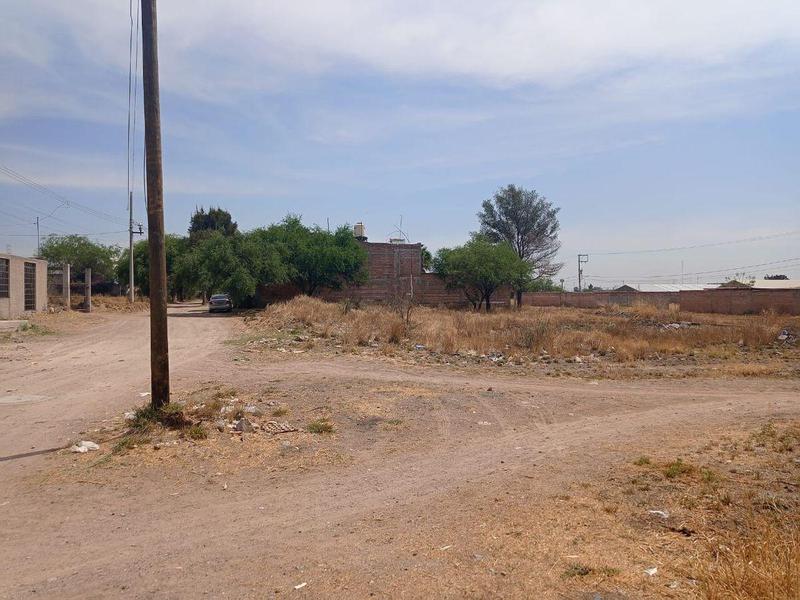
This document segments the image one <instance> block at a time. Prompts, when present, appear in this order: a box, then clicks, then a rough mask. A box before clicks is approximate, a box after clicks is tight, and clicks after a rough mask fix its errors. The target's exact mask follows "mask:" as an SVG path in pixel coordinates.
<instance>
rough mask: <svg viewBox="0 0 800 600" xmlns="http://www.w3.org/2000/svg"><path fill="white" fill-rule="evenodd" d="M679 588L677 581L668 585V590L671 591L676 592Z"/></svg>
mask: <svg viewBox="0 0 800 600" xmlns="http://www.w3.org/2000/svg"><path fill="white" fill-rule="evenodd" d="M679 587H681V584H680V582H679V581H673V582H672V583H670V584H669V588H670V589H671V590H677V589H678V588H679Z"/></svg>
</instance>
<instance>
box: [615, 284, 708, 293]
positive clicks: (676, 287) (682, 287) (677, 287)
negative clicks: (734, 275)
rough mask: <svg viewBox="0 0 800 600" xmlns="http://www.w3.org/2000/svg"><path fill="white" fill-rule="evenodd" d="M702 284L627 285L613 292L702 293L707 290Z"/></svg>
mask: <svg viewBox="0 0 800 600" xmlns="http://www.w3.org/2000/svg"><path fill="white" fill-rule="evenodd" d="M709 287H714V286H709V285H707V284H702V283H627V284H625V285H621V286H620V287H618V288H616V289H615V290H614V291H615V292H702V291H703V290H707V289H709Z"/></svg>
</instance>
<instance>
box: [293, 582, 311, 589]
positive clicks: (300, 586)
mask: <svg viewBox="0 0 800 600" xmlns="http://www.w3.org/2000/svg"><path fill="white" fill-rule="evenodd" d="M307 585H308V582H307V581H304V582H303V583H298V584H297V585H296V586H294V589H296V590H302V589H303V588H304V587H306V586H307Z"/></svg>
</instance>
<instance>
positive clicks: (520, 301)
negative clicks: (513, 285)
mask: <svg viewBox="0 0 800 600" xmlns="http://www.w3.org/2000/svg"><path fill="white" fill-rule="evenodd" d="M520 308H522V290H517V310H519V309H520Z"/></svg>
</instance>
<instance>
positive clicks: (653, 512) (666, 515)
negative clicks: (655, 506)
mask: <svg viewBox="0 0 800 600" xmlns="http://www.w3.org/2000/svg"><path fill="white" fill-rule="evenodd" d="M647 512H649V513H650V514H651V515H656V516H658V517H661V518H662V519H669V513H668V512H667V511H666V510H648V511H647Z"/></svg>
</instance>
